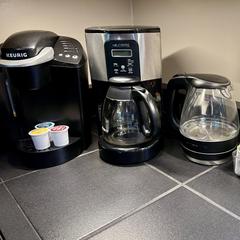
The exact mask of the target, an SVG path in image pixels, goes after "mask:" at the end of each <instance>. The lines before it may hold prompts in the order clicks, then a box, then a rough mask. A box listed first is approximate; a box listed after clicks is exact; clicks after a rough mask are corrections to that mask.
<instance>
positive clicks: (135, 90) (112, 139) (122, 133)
mask: <svg viewBox="0 0 240 240" xmlns="http://www.w3.org/2000/svg"><path fill="white" fill-rule="evenodd" d="M85 34H86V43H87V52H88V58H89V64H90V73H91V80H92V86H93V94H94V96H95V98H94V99H95V101H96V113H97V114H96V115H97V123H98V133H99V148H100V157H101V158H102V159H103V160H105V161H107V162H111V163H114V164H129V163H137V162H143V161H146V160H149V159H151V158H153V157H154V156H155V155H156V154H157V153H158V152H159V150H160V147H161V141H160V139H161V130H160V127H161V117H160V104H161V98H160V90H161V78H162V75H161V70H162V69H161V67H162V66H161V43H160V28H159V27H143V26H120V27H91V28H87V29H86V30H85Z"/></svg>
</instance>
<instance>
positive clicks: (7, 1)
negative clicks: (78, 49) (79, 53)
mask: <svg viewBox="0 0 240 240" xmlns="http://www.w3.org/2000/svg"><path fill="white" fill-rule="evenodd" d="M131 19H132V17H131V1H129V0H121V1H118V0H0V42H2V41H4V40H5V38H6V37H8V36H9V35H10V34H12V33H14V32H16V31H22V30H29V29H43V30H50V31H54V32H56V33H57V34H59V35H66V36H71V37H74V38H76V39H78V40H80V41H81V42H82V43H83V45H84V46H85V39H84V29H85V28H86V27H89V26H96V25H119V24H130V23H131Z"/></svg>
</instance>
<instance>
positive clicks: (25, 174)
mask: <svg viewBox="0 0 240 240" xmlns="http://www.w3.org/2000/svg"><path fill="white" fill-rule="evenodd" d="M96 151H98V149H94V150H92V151H89V152H85V153H82V154H80V155H78V156H76V157H75V158H78V157H82V156H85V155H88V154H91V153H94V152H96ZM41 170H42V169H38V170H34V171H30V172H27V173H24V174H21V175H18V176H16V177H12V178H9V179H7V180H3V179H2V178H0V184H1V183H6V182H10V181H13V180H15V179H18V178H21V177H24V176H27V175H30V174H33V173H36V172H39V171H41ZM1 180H2V181H1Z"/></svg>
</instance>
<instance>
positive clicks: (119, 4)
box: [0, 0, 240, 101]
mask: <svg viewBox="0 0 240 240" xmlns="http://www.w3.org/2000/svg"><path fill="white" fill-rule="evenodd" d="M132 8H133V13H132ZM239 13H240V1H239V0H229V1H227V0H121V1H119V0H101V1H100V0H68V1H64V0H21V1H19V0H0V29H1V31H0V42H2V41H4V40H5V38H6V37H8V36H9V35H10V34H12V33H13V32H16V31H21V30H26V29H46V30H52V31H54V32H56V33H58V34H60V35H67V36H71V37H74V38H76V39H78V40H80V41H81V42H82V44H83V46H84V47H85V39H84V28H86V27H88V26H93V25H120V24H123V25H124V24H131V23H134V24H144V25H159V26H160V27H161V30H162V56H163V77H164V81H165V82H166V81H167V80H168V79H169V78H170V77H171V76H172V75H173V74H175V73H180V72H204V73H216V74H221V75H224V76H226V77H228V78H229V79H230V80H231V81H232V83H233V88H234V97H235V99H237V100H239V101H240V26H239V23H240V14H239Z"/></svg>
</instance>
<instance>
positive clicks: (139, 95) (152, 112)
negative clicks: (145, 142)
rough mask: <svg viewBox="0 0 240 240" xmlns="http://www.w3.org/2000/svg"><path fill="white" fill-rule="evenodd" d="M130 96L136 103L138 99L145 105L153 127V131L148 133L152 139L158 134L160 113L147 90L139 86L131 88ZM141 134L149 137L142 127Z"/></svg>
mask: <svg viewBox="0 0 240 240" xmlns="http://www.w3.org/2000/svg"><path fill="white" fill-rule="evenodd" d="M132 96H133V99H134V100H137V101H138V99H141V100H142V101H143V103H144V104H145V106H146V108H147V111H148V113H149V116H150V120H151V123H152V126H153V129H152V131H151V132H150V134H151V136H152V137H155V136H158V135H159V133H160V127H161V119H160V113H159V110H158V107H157V104H156V102H155V100H154V98H153V96H152V95H151V93H149V92H148V91H147V89H145V88H142V87H140V86H135V87H133V91H132ZM143 133H144V135H145V136H148V135H150V134H148V133H146V129H145V128H144V127H143Z"/></svg>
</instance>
